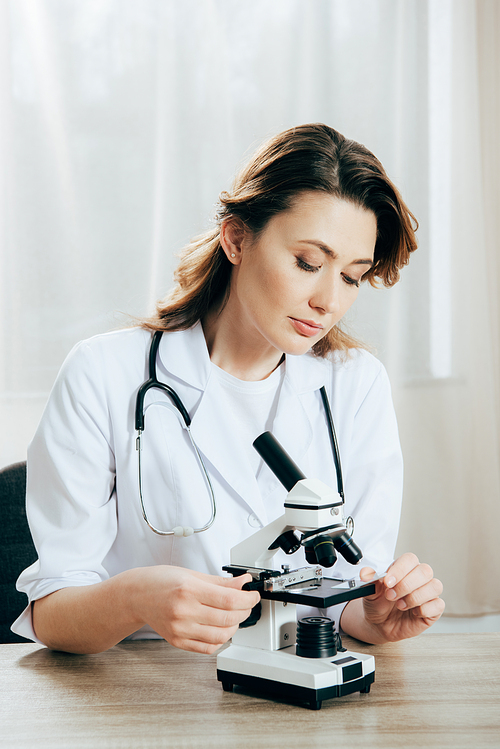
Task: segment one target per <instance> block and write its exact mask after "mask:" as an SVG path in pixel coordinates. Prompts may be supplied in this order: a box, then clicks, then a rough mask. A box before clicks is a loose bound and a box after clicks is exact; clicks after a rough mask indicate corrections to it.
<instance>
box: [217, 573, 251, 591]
mask: <svg viewBox="0 0 500 749" xmlns="http://www.w3.org/2000/svg"><path fill="white" fill-rule="evenodd" d="M214 582H215V583H217V585H223V586H224V587H226V588H236V589H237V590H241V589H242V587H243V586H244V585H245V583H251V582H252V575H251V574H250V573H249V572H245V574H244V575H238V576H237V577H217V578H215V580H214Z"/></svg>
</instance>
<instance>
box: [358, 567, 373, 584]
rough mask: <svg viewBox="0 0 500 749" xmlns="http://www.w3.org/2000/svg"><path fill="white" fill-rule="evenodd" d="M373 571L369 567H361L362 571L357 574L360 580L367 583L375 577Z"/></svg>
mask: <svg viewBox="0 0 500 749" xmlns="http://www.w3.org/2000/svg"><path fill="white" fill-rule="evenodd" d="M376 574H377V573H376V572H375V570H374V569H372V568H371V567H363V569H362V570H361V571H360V573H359V579H360V580H362V581H363V582H364V583H369V582H370V580H371V579H372V578H373V577H374V576H375V575H376Z"/></svg>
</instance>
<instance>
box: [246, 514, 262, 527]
mask: <svg viewBox="0 0 500 749" xmlns="http://www.w3.org/2000/svg"><path fill="white" fill-rule="evenodd" d="M248 525H250V526H251V527H252V528H262V523H261V522H260V520H259V518H258V517H257V516H256V515H254V514H253V513H252V514H251V515H249V516H248Z"/></svg>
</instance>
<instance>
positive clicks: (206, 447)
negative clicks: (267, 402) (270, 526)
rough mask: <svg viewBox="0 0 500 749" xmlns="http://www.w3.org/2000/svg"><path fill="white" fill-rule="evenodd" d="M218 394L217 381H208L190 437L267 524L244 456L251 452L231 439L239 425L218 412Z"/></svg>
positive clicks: (263, 509)
mask: <svg viewBox="0 0 500 749" xmlns="http://www.w3.org/2000/svg"><path fill="white" fill-rule="evenodd" d="M221 391H222V388H221V385H220V383H219V381H218V379H217V378H216V377H212V378H210V379H209V381H208V383H207V387H206V390H205V392H204V395H203V398H202V400H201V402H200V405H199V406H198V409H197V411H196V414H195V415H194V417H193V422H192V425H191V433H192V435H193V438H194V441H195V442H196V444H197V445H198V448H199V450H200V451H201V452H202V453H203V456H204V458H206V459H207V460H208V461H209V462H210V463H211V464H212V466H213V468H214V469H215V470H216V471H218V473H219V474H220V476H221V477H222V478H223V480H224V481H225V482H226V483H227V484H228V485H229V486H230V487H231V489H232V490H233V491H234V492H236V493H237V494H238V495H239V496H240V497H241V499H243V501H244V502H245V503H246V504H247V505H248V507H249V508H250V510H251V511H252V512H253V513H254V514H255V515H256V516H257V517H258V518H259V519H260V520H261V522H262V523H267V520H268V518H267V513H266V510H265V506H264V504H263V501H262V496H261V493H260V490H259V486H258V484H257V480H256V478H255V476H254V475H253V473H252V472H251V470H250V463H249V462H248V458H247V456H246V455H245V451H248V450H252V449H253V448H252V446H251V445H248V446H244V445H241V444H240V442H239V440H235V439H234V433H235V429H237V428H238V425H237V424H236V423H235V421H234V419H233V418H232V415H231V414H228V413H224V412H223V411H222V410H220V409H219V408H218V404H219V403H222V402H223V394H222V392H221Z"/></svg>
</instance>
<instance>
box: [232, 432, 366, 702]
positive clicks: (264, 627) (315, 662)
mask: <svg viewBox="0 0 500 749" xmlns="http://www.w3.org/2000/svg"><path fill="white" fill-rule="evenodd" d="M253 444H254V447H255V449H256V450H257V451H258V452H259V454H260V455H261V457H262V458H263V459H264V461H265V462H266V463H267V465H268V466H269V468H270V469H271V470H272V471H273V472H274V473H275V475H276V476H277V478H278V479H279V480H280V481H281V483H282V484H283V485H284V487H285V488H286V489H287V491H288V496H287V497H286V500H285V513H284V515H281V517H279V518H278V519H277V520H275V521H273V522H272V523H270V524H269V525H266V526H265V527H264V528H261V529H260V530H259V531H257V532H256V533H254V534H253V535H252V536H250V537H249V538H247V539H246V540H245V541H242V542H241V543H240V544H238V545H237V546H234V547H233V548H232V549H231V564H230V565H228V566H226V567H224V569H225V570H226V571H228V572H230V573H231V574H233V575H235V576H236V575H242V574H244V573H245V572H249V573H250V574H251V575H252V578H253V581H252V582H251V583H248V584H247V585H246V586H244V587H245V588H248V589H253V590H258V591H259V592H260V595H261V602H260V603H259V604H258V605H257V606H256V607H255V609H254V611H253V612H252V615H251V616H250V617H249V619H247V620H246V621H245V622H243V623H242V624H241V625H240V628H239V629H238V630H237V632H236V633H235V634H234V635H233V638H232V642H231V644H230V645H229V646H227V647H226V648H225V649H224V650H222V651H221V652H220V653H219V654H218V656H217V678H218V680H219V681H221V682H222V687H223V689H224V691H232V689H233V686H234V685H239V686H241V687H244V688H249V689H252V690H258V691H263V692H271V693H274V694H276V695H280V696H285V697H291V698H293V699H294V700H298V701H301V702H307V703H308V705H309V707H310V708H311V709H313V710H319V709H320V708H321V703H322V701H323V700H325V699H330V698H332V697H341V696H343V695H346V694H351V693H353V692H363V693H367V692H369V691H370V686H371V684H372V683H373V681H374V680H375V659H374V658H373V656H371V655H365V654H362V653H354V652H350V651H347V650H345V648H343V647H342V644H341V640H340V636H339V635H338V634H337V633H335V632H334V629H333V625H334V622H332V620H331V619H329V618H328V617H323V616H310V617H305V618H303V619H301V620H300V621H299V622H298V623H297V621H296V610H295V609H296V605H297V604H305V605H308V606H315V607H318V608H321V609H323V608H327V607H328V606H333V605H335V604H338V603H343V602H345V601H350V600H352V599H354V598H361V597H363V596H367V595H371V594H372V593H374V592H375V585H374V583H373V582H370V583H362V582H360V581H359V580H341V579H335V578H326V577H323V574H322V569H321V566H323V567H332V566H333V564H334V563H335V561H336V559H337V554H336V552H339V553H340V554H342V556H343V557H344V558H345V559H346V560H347V561H348V562H349V563H350V564H357V563H358V562H359V560H360V559H361V558H362V554H361V551H360V549H359V548H358V547H357V546H356V544H355V543H354V541H353V540H352V537H351V534H350V530H349V529H352V525H351V524H352V520H351V519H350V518H348V519H347V522H346V521H345V519H344V512H343V509H344V507H343V505H344V503H343V497H342V496H341V495H339V494H338V493H337V492H336V491H334V490H333V489H331V488H330V487H328V486H326V485H325V484H323V482H321V481H319V480H317V479H306V478H305V476H304V475H303V474H302V472H301V471H300V470H299V468H298V467H297V466H296V465H295V463H294V462H293V461H292V460H291V458H290V457H289V456H288V455H287V453H286V452H285V451H284V450H283V448H282V447H281V445H280V444H279V442H278V441H277V440H276V439H275V438H274V437H273V435H272V434H271V433H270V432H264V434H261V435H260V437H258V438H257V439H256V440H255V442H254V443H253ZM295 531H299V532H300V533H301V537H300V538H299V537H298V536H297V534H296V533H295ZM300 546H303V547H304V550H305V554H306V561H307V562H308V563H309V564H311V565H313V566H310V567H302V568H300V569H296V570H292V571H290V569H289V565H283V566H282V571H281V572H279V571H277V570H274V569H270V564H271V560H272V559H273V557H274V555H275V554H276V552H277V551H278V549H282V550H283V551H284V552H285V553H286V554H293V553H294V552H295V551H297V550H298V549H299V548H300ZM319 565H321V566H319Z"/></svg>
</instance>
